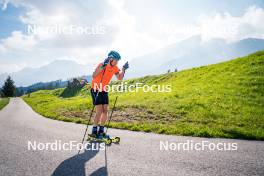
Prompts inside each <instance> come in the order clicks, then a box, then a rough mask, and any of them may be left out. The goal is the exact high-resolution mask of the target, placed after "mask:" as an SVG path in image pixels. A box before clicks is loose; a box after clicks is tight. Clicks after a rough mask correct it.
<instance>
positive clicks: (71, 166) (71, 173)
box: [51, 148, 108, 176]
mask: <svg viewBox="0 0 264 176" xmlns="http://www.w3.org/2000/svg"><path fill="white" fill-rule="evenodd" d="M98 152H99V150H84V152H83V153H80V154H77V155H74V156H73V157H70V158H68V159H66V160H64V161H63V162H61V163H60V165H59V166H58V167H57V168H56V169H55V170H54V172H53V173H52V174H51V175H52V176H76V175H78V176H85V175H86V174H85V163H86V162H87V161H89V160H90V159H92V158H93V157H94V156H95V155H96V154H97V153H98ZM104 152H105V166H103V167H101V168H99V169H97V170H95V171H94V172H93V173H92V174H91V175H93V176H95V175H100V176H101V175H102V176H104V175H108V172H107V157H106V148H105V151H104Z"/></svg>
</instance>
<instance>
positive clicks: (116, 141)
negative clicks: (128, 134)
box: [111, 137, 120, 144]
mask: <svg viewBox="0 0 264 176" xmlns="http://www.w3.org/2000/svg"><path fill="white" fill-rule="evenodd" d="M111 141H112V142H113V143H116V144H119V142H120V137H114V138H111Z"/></svg>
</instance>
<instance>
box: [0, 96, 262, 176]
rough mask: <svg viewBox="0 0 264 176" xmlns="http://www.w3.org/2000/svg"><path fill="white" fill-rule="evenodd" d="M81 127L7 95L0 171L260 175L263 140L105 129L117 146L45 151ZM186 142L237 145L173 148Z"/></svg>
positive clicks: (1, 118)
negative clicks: (33, 145) (46, 115)
mask: <svg viewBox="0 0 264 176" xmlns="http://www.w3.org/2000/svg"><path fill="white" fill-rule="evenodd" d="M84 130H85V125H79V124H74V123H66V122H61V121H56V120H51V119H48V118H44V117H42V116H40V115H38V114H37V113H35V112H34V111H33V110H32V109H31V108H30V107H29V106H28V105H27V104H26V103H25V102H24V101H23V100H22V99H20V98H14V99H11V101H10V103H9V105H7V106H6V107H5V108H4V109H2V110H1V111H0V175H3V176H8V175H10V176H15V175H27V176H28V175H34V176H37V175H118V176H119V175H174V176H175V175H181V176H182V175H214V176H215V175H250V176H251V175H262V176H263V175H264V142H261V141H247V140H231V139H208V138H195V137H183V136H169V135H158V134H151V133H141V132H131V131H126V130H116V129H109V133H110V134H112V135H116V136H120V137H121V143H120V144H119V145H117V144H112V145H111V146H108V147H105V146H101V149H102V150H91V147H90V148H89V149H90V150H82V151H81V152H80V154H79V155H78V154H77V153H78V151H77V149H76V148H73V149H72V150H60V149H59V148H55V150H52V149H51V147H50V148H48V149H47V150H43V146H44V145H45V144H46V143H50V144H52V143H55V142H56V141H57V142H58V143H59V142H60V143H61V144H65V143H69V142H70V141H77V142H79V141H80V140H81V138H82V135H83V132H84ZM34 141H35V142H36V144H38V146H39V148H37V150H33V149H32V148H31V149H30V150H29V149H28V143H29V142H32V143H33V142H34ZM188 141H189V143H193V144H201V143H202V142H203V141H205V142H204V143H213V144H210V146H212V145H213V146H214V144H215V146H216V144H219V143H225V145H229V144H232V145H235V146H236V147H235V148H237V150H234V149H235V148H233V147H232V149H233V150H225V151H223V150H221V151H219V150H216V149H215V150H210V149H209V148H206V147H205V149H204V150H202V151H201V150H194V149H193V150H191V149H189V150H183V148H181V147H180V146H178V148H179V149H180V150H175V146H176V145H177V144H179V143H185V144H186V143H187V142H188ZM160 142H162V143H164V144H166V142H168V144H170V146H171V148H170V150H160ZM54 145H55V144H54ZM54 145H53V146H54ZM95 145H96V144H95ZM57 146H59V145H57ZM182 146H183V145H182ZM173 147H174V148H173ZM104 148H105V150H103V149H104ZM53 149H54V148H53ZM56 149H57V150H56ZM67 149H68V148H67ZM95 149H96V148H95ZM185 149H186V148H185ZM227 149H230V147H229V148H227Z"/></svg>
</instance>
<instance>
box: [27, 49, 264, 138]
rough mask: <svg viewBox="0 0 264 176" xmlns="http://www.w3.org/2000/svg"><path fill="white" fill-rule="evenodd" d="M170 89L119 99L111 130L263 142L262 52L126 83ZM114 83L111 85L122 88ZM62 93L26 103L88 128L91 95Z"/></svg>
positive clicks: (37, 96) (37, 95)
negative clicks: (169, 87) (155, 85)
mask: <svg viewBox="0 0 264 176" xmlns="http://www.w3.org/2000/svg"><path fill="white" fill-rule="evenodd" d="M136 82H141V83H144V84H147V85H152V84H158V85H167V84H170V85H171V87H172V91H171V92H170V93H150V92H148V93H145V92H143V91H140V92H138V93H128V92H126V93H110V106H112V103H113V100H114V98H115V97H116V96H117V95H118V96H119V98H118V102H117V111H116V112H115V113H114V115H113V123H111V127H114V128H122V129H129V130H135V131H145V132H155V133H164V134H177V135H191V136H204V137H225V138H242V139H257V140H264V108H263V107H264V51H259V52H257V53H254V54H252V55H249V56H246V57H242V58H237V59H234V60H232V61H228V62H224V63H219V64H214V65H209V66H203V67H199V68H193V69H189V70H184V71H180V72H177V73H168V74H163V75H158V76H147V77H143V78H139V79H132V80H128V81H127V83H128V84H135V83H136ZM118 83H119V82H115V83H113V84H118ZM62 91H63V89H56V90H52V91H38V92H35V93H32V94H31V96H30V97H27V96H25V97H24V100H25V101H26V102H27V103H28V104H29V105H31V106H32V108H33V109H34V110H35V111H37V112H39V113H40V114H42V115H44V116H46V117H49V118H53V119H58V120H64V121H73V122H76V123H87V119H88V116H89V111H90V109H91V107H92V104H91V97H90V94H89V91H87V90H85V89H82V90H81V91H80V92H79V93H78V94H77V96H74V97H71V98H61V97H59V95H60V94H61V92H62Z"/></svg>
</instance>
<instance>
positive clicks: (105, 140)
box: [87, 134, 120, 145]
mask: <svg viewBox="0 0 264 176" xmlns="http://www.w3.org/2000/svg"><path fill="white" fill-rule="evenodd" d="M87 141H93V142H103V143H105V144H106V145H111V144H112V143H115V144H119V142H120V137H110V136H109V135H106V134H102V135H95V134H88V138H87Z"/></svg>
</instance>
